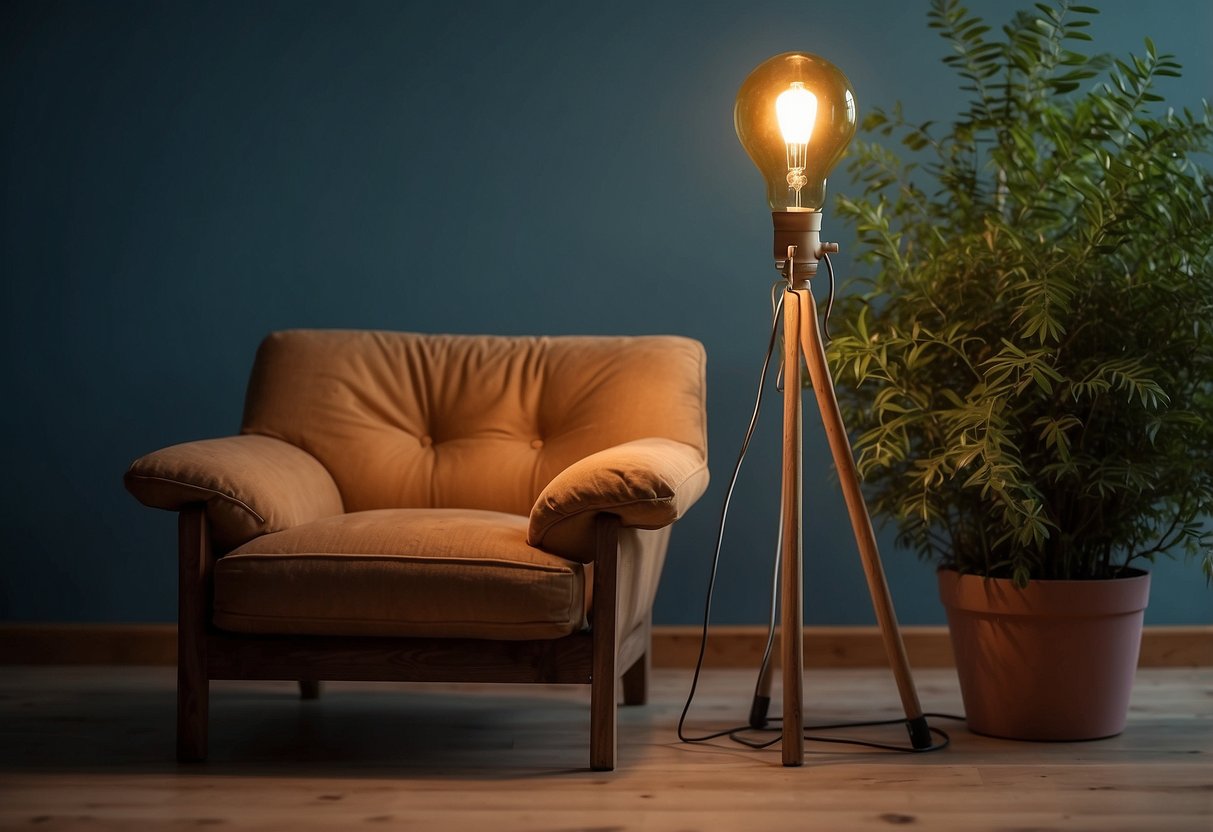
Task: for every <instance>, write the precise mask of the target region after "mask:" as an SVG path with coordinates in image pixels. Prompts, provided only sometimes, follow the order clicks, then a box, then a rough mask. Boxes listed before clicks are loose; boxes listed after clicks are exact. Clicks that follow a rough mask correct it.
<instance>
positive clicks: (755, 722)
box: [750, 696, 771, 731]
mask: <svg viewBox="0 0 1213 832" xmlns="http://www.w3.org/2000/svg"><path fill="white" fill-rule="evenodd" d="M770 707H771V697H769V696H755V697H754V702H753V704H752V705H750V727H751V728H753V729H754V730H755V731H761V730H762V729H763V728H766V727H767V711H768V710H769V709H770Z"/></svg>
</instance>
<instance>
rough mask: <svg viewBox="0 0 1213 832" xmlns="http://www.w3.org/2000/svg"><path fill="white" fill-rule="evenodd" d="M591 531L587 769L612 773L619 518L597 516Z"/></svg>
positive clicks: (603, 515)
mask: <svg viewBox="0 0 1213 832" xmlns="http://www.w3.org/2000/svg"><path fill="white" fill-rule="evenodd" d="M595 532H596V535H597V544H596V547H595V549H596V551H595V557H594V601H593V603H594V612H593V616H594V620H593V625H592V638H593V648H594V658H593V665H592V670H591V676H590V768H591V769H593V770H594V771H614V770H615V750H616V745H617V742H616V730H615V724H616V716H617V714H616V711H617V704H616V700H615V688H616V682H617V681H618V678H619V675H618V672H617V670H616V667H615V664H616V658H617V656H618V651H619V641H618V637H617V634H616V627H617V618H618V611H619V606H618V604H619V586H618V582H617V566H618V556H619V518H618V517H616V516H614V515H612V514H601V515H599V516H598V521H597V527H596V530H595Z"/></svg>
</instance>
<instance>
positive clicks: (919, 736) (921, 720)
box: [906, 716, 933, 751]
mask: <svg viewBox="0 0 1213 832" xmlns="http://www.w3.org/2000/svg"><path fill="white" fill-rule="evenodd" d="M906 730H908V731H909V732H910V745H912V746H914V748H916V749H918V750H919V751H922V750H924V749H927V748H930V747H931V745H932V744H933V740H932V738H931V729H930V727H929V726H928V725H927V718H926V717H925V716H919V717H915V718H914V719H907V720H906Z"/></svg>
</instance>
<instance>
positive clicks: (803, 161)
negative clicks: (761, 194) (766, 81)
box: [775, 81, 817, 206]
mask: <svg viewBox="0 0 1213 832" xmlns="http://www.w3.org/2000/svg"><path fill="white" fill-rule="evenodd" d="M775 116H776V118H777V119H778V120H779V132H780V133H782V134H783V141H784V144H785V146H786V147H787V162H788V177H787V179H788V187H789V188H790V189H791V190H793V191H795V192H796V205H797V206H799V205H800V189H801V188H803V187H804V186H805V185H807V184H808V182H809V178H808V177H807V176H805V173H804V169H805V167H807V165H808V155H809V139H811V138H812V136H813V122H814V121H816V120H817V96H815V95H813V93H811V92H809V91H808V90H806V89H805V88H804V83H803V82H801V81H793V82H792V85H791V86H790V87H788V88H787V89H786V90H784V91H783V92H782V93H780V94H779V97H778V98H776V99H775Z"/></svg>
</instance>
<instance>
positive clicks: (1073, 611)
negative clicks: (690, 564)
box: [830, 0, 1213, 739]
mask: <svg viewBox="0 0 1213 832" xmlns="http://www.w3.org/2000/svg"><path fill="white" fill-rule="evenodd" d="M1093 14H1096V10H1095V9H1093V8H1090V7H1087V6H1076V5H1070V4H1069V3H1067V2H1060V3H1058V4H1057V5H1055V6H1048V5H1044V4H1038V5H1037V6H1036V7H1035V8H1034V10H1032V11H1025V12H1019V13H1018V14H1016V15H1015V16H1014V17H1013V18H1012V19H1011V20H1010V21H1009V22H1008V23H1007V24H1006V25H1004V26H1003V27H1002V28H1001V33H1000V34H998V35H997V36H994V35H992V34H991V29H990V27H989V26H988V25H987V24H986V23H985V22H984V21H983V20H982V19H981V18H979V17H977V16H975V15H973V14H971V13H970V12H969V11H968V10H966V9H965V8H964V7H963V6H961V5H960V4H959V3H958V2H957V1H956V0H934V2H933V3H932V6H931V10H930V12H929V25H930V26H931V27H932V28H934V29H937V30H939V33H940V34H941V35H942V36H943V38H944V39H945V40H946V41H947V42H948V44H949V45H950V46H951V52H950V54H949V55H948V56H947V57H946V58H945V59H944V62H945V63H946V64H948V65H949V66H950V67H952V68H954V69H955V70H956V71H957V73H958V74H959V76H960V78H961V79H962V81H963V89H964V90H966V91H967V94H968V99H969V100H968V104H967V105H966V107H965V108H964V109H963V110H962V111H961V112H960V113H959V114H958V115H957V117H956V118H955V120H954V121H953V122H952V123H951V124H950V125H947V126H939V125H935V124H930V123H927V124H916V123H913V122H911V121H909V120H908V118H907V117H906V116H905V115H904V114H903V113H902V112H901V111H900V108H895V109H894V110H892V111H891V112H883V111H875V112H873V113H871V114H870V115H868V116H867V118H866V119H865V121H864V127H865V128H866V130H867V131H869V132H874V133H875V134H876V135H877V136H878V137H895V138H897V139H899V140H900V142H901V144H902V145H903V146H904V148H905V151H904V155H906V156H907V157H908V158H906V159H904V160H903V159H902V158H899V154H898V153H895V152H894V151H893V150H891V149H889V148H888V147H885V146H884V145H883V144H881V143H880V140H879V138H877V140H876V141H864V142H859V143H858V144H857V149H856V152H855V154H854V157H853V159H852V161H851V162H850V170H851V173H852V174H853V175H854V176H855V177H856V179H857V181H858V182H859V183H861V184H862V185H863V190H862V192H861V195H860V196H859V197H858V198H855V199H846V198H842V199H840V200H838V210H839V211H840V212H841V214H842V215H844V216H846V217H848V218H850V219H851V220H853V221H854V223H855V226H856V228H857V233H858V242H859V253H860V260H861V262H863V263H868V264H873V265H874V266H875V268H874V269H873V271H872V274H871V275H870V277H868V278H866V283H867V285H866V287H864V288H863V289H862V291H861V293H857V294H852V295H850V296H849V297H846V298H844V299H843V300H842V302H841V311H842V312H843V313H844V314H842V315H840V316H839V318H840V319H842V321H843V323H841V324H836V328H840V329H841V330H842V331H841V332H839V333H838V334H837V336H836V337H835V338H834V339H833V341H832V343H831V344H830V358H831V362H832V364H833V367H834V369H835V373H836V378H837V382H838V387H839V396H840V399H841V403H842V406H843V410H844V413H845V415H846V418H847V419H848V423H849V424H850V425H851V427H852V428H853V429H856V431H857V436H856V442H855V446H856V452H857V454H858V465H859V470H860V472H861V474H862V475H863V477H864V479H865V483H866V488H867V489H868V492H869V495H870V497H871V500H872V506H873V509H874V511H875V512H876V514H877V515H881V516H884V517H886V518H890V519H892V520H893V521H894V522H895V523H896V526H897V529H898V533H899V538H898V539H899V543H900V544H902V545H904V546H907V547H909V548H912V549H913V550H915V551H916V552H917V553H918V554H919V555H921V556H922V557H923V558H925V559H927V560H930V561H933V562H935V563H936V564H937V565H938V566H939V568H940V571H939V584H940V589H941V593H942V595H943V600H944V603H945V606H946V607H947V609H948V617H949V627H950V629H951V634H952V639H953V646H954V649H955V652H956V659H957V666H958V671H959V674H960V678H961V684H962V692H963V694H964V698H965V707H966V712H967V716H968V720H969V724H970V727H971V728H972V729H973V730H975V731H979V732H982V733H988V734H994V735H998V736H1014V737H1019V738H1027V739H1084V738H1094V737H1100V736H1108V735H1112V734H1116V733H1119V732H1120V731H1121V730H1123V727H1124V722H1125V715H1126V712H1127V705H1128V693H1129V687H1130V686H1131V683H1132V678H1133V671H1134V669H1135V666H1136V661H1137V650H1138V646H1139V644H1140V631H1141V620H1142V610H1143V609H1144V607H1145V602H1146V592H1147V589H1148V581H1149V576H1148V574H1147V573H1146V572H1144V571H1143V570H1141V569H1139V568H1138V567H1139V566H1141V565H1143V564H1148V563H1149V562H1150V561H1152V560H1153V559H1154V557H1155V556H1156V555H1160V554H1163V555H1171V554H1177V553H1180V552H1184V553H1192V554H1200V553H1203V555H1202V556H1201V560H1202V562H1203V568H1204V571H1205V574H1206V576H1208V575H1213V557H1211V556H1210V552H1209V550H1210V544H1211V543H1213V534H1211V533H1210V530H1209V526H1208V524H1207V520H1208V518H1209V517H1210V516H1213V190H1211V187H1210V179H1209V173H1208V172H1207V171H1205V170H1203V169H1202V168H1201V166H1200V164H1199V162H1198V157H1199V155H1200V154H1205V153H1208V152H1209V150H1210V147H1211V141H1210V139H1211V136H1213V128H1211V111H1210V108H1209V106H1208V104H1207V103H1204V104H1203V108H1202V109H1201V110H1200V111H1199V112H1196V113H1193V112H1190V111H1189V110H1187V109H1184V110H1181V111H1175V110H1172V109H1170V108H1168V107H1166V106H1165V102H1164V100H1163V98H1162V97H1161V95H1160V94H1159V92H1158V90H1157V82H1158V81H1159V79H1160V78H1165V77H1167V76H1176V75H1178V74H1179V65H1178V64H1177V63H1176V62H1175V61H1174V59H1173V58H1172V57H1171V56H1169V55H1165V54H1161V53H1159V52H1158V51H1157V50H1156V49H1155V47H1154V44H1153V43H1152V42H1151V41H1150V40H1149V39H1146V41H1145V47H1144V53H1143V54H1141V55H1129V56H1126V57H1122V58H1119V59H1114V58H1111V57H1108V56H1099V55H1088V54H1086V53H1084V52H1082V51H1076V50H1078V49H1080V48H1081V44H1082V43H1083V42H1084V41H1089V40H1090V37H1089V35H1088V34H1087V33H1086V31H1085V30H1086V27H1087V25H1088V23H1089V18H1090V16H1091V15H1093ZM1032 639H1037V641H1036V642H1033V641H1032ZM1071 671H1073V672H1071ZM1040 697H1045V699H1044V700H1043V701H1042V700H1041V698H1040ZM1101 697H1104V698H1106V700H1107V701H1101Z"/></svg>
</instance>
